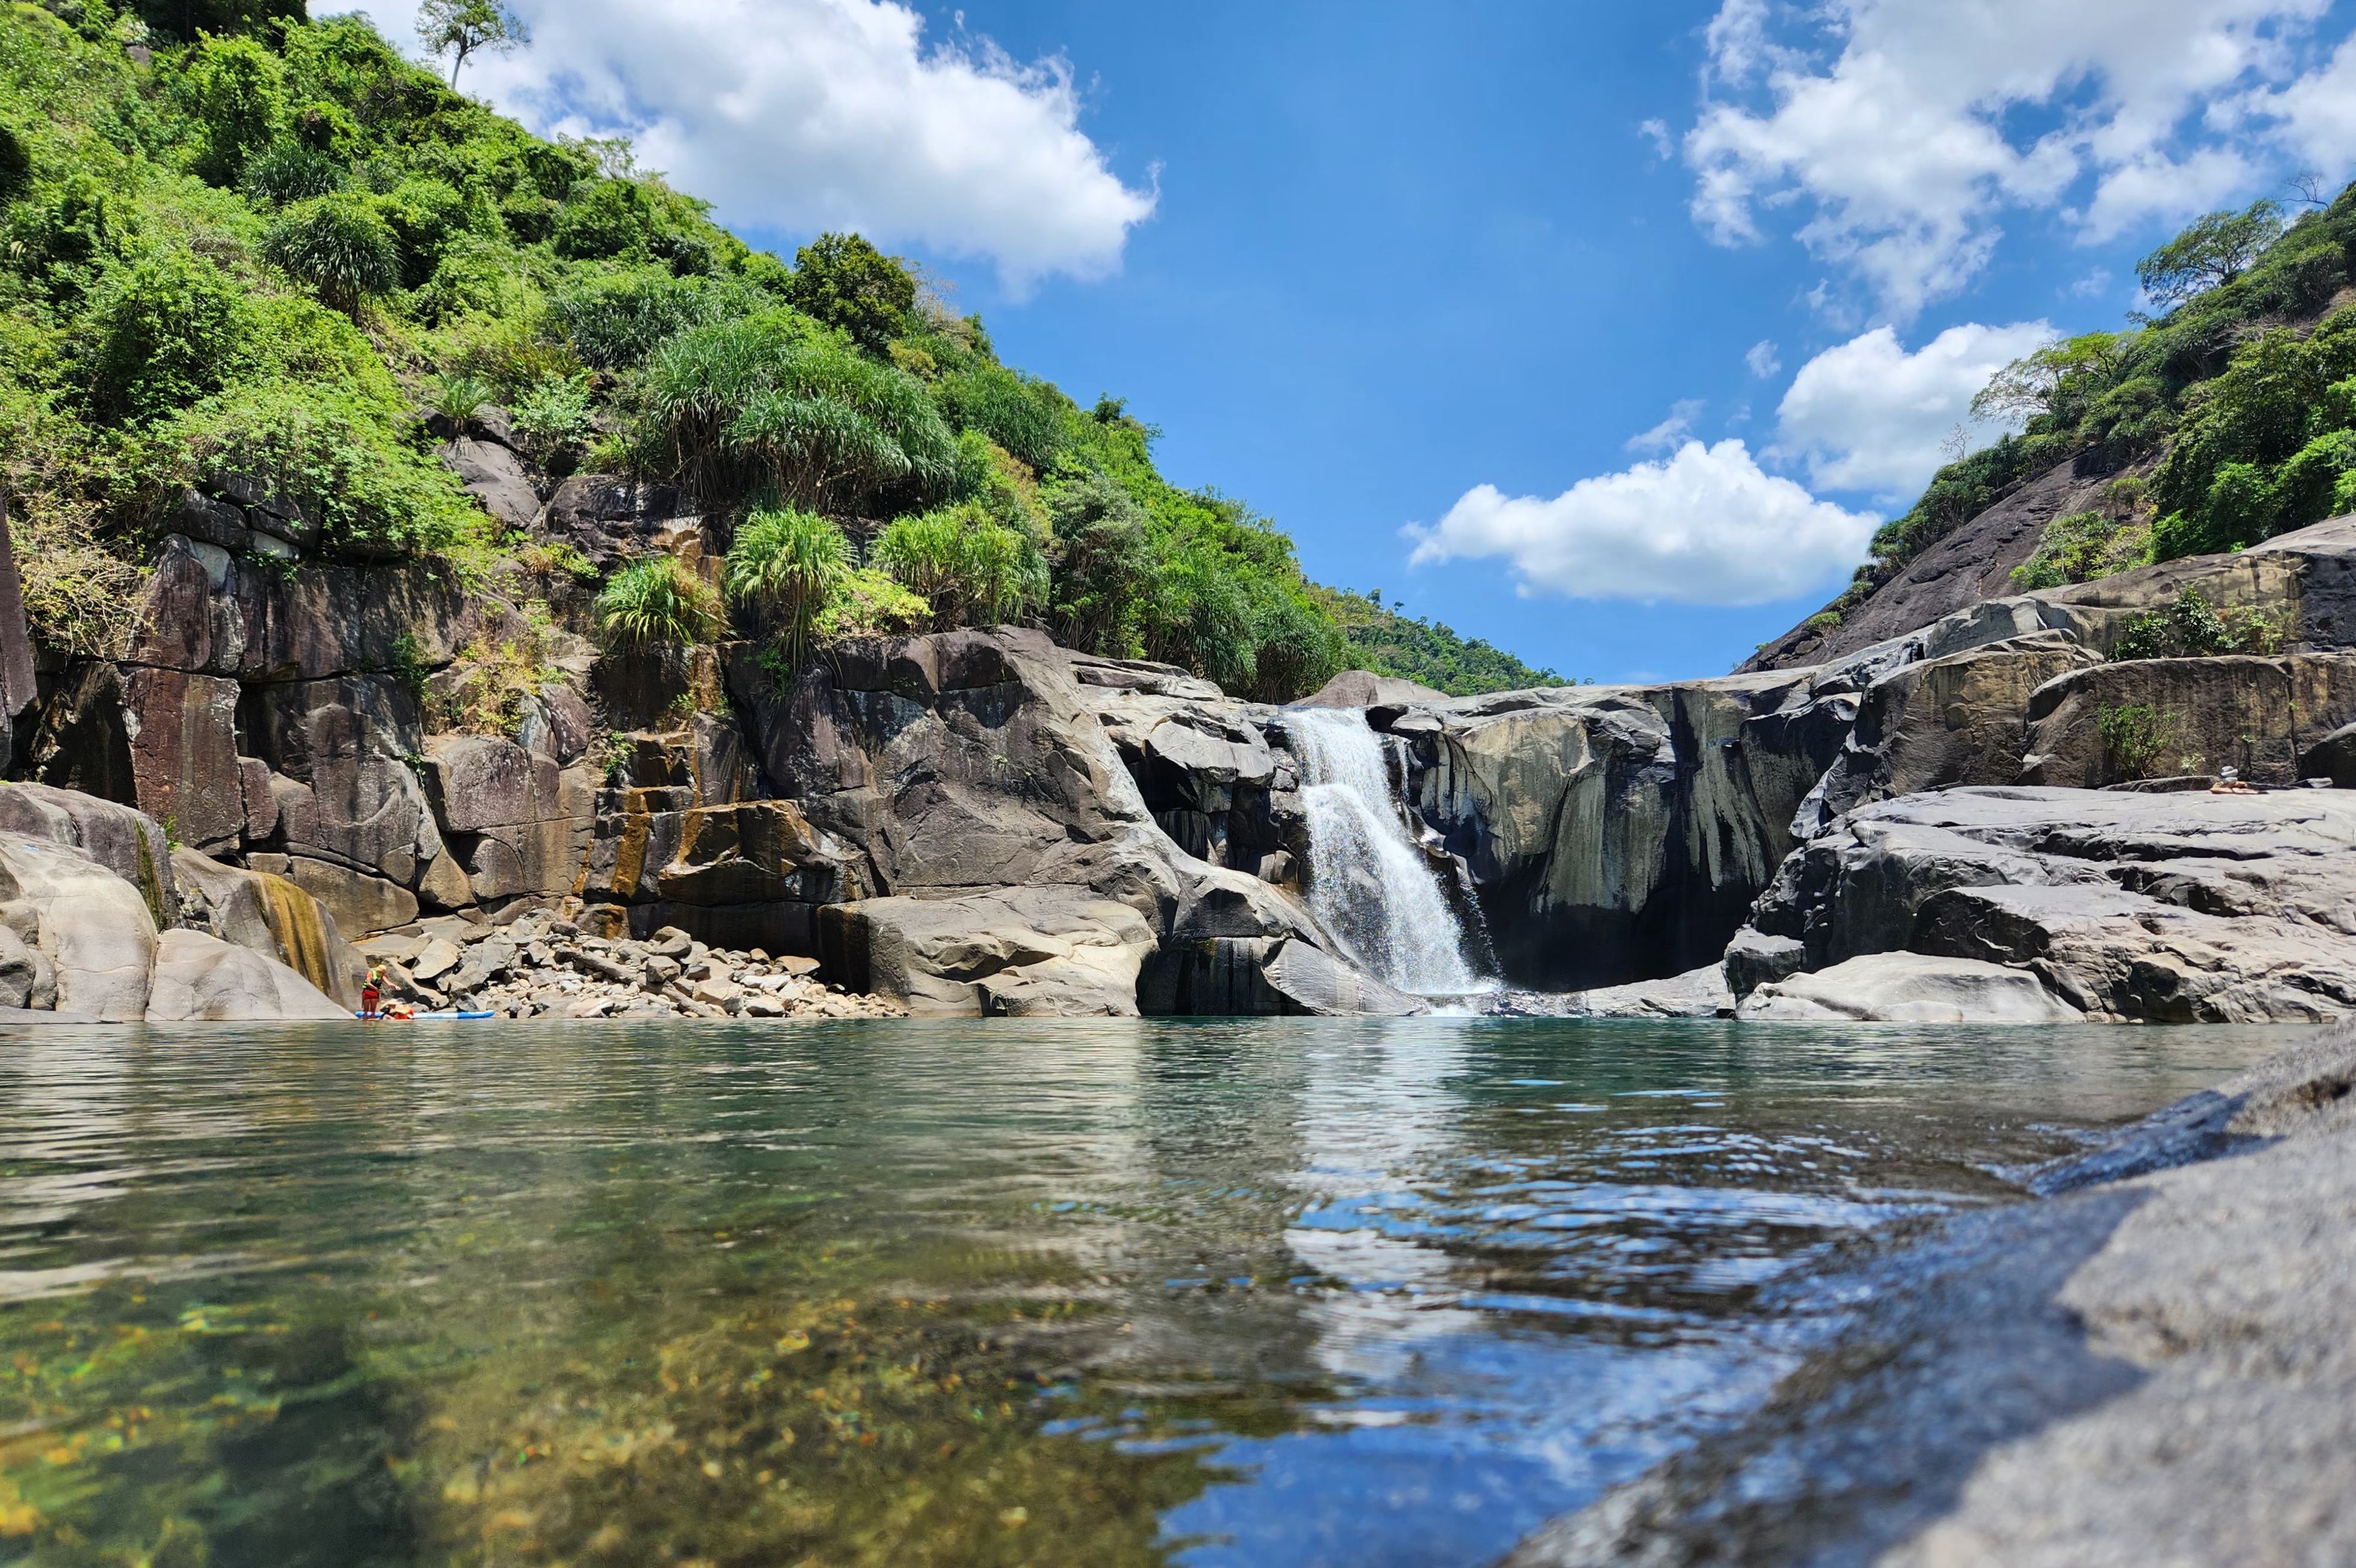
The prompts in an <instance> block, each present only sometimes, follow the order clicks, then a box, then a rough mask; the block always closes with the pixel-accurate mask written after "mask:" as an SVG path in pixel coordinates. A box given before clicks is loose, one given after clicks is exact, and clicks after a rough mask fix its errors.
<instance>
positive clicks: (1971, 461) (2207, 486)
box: [1833, 186, 2356, 611]
mask: <svg viewBox="0 0 2356 1568" xmlns="http://www.w3.org/2000/svg"><path fill="white" fill-rule="evenodd" d="M2306 206H2307V210H2305V211H2302V212H2300V213H2299V214H2298V215H2297V217H2296V219H2286V214H2285V212H2284V210H2283V208H2281V207H2280V206H2279V205H2278V204H2277V203H2275V202H2273V201H2262V202H2258V203H2256V204H2255V205H2254V206H2252V207H2251V208H2248V209H2246V210H2244V211H2241V212H2217V213H2211V214H2210V215H2208V216H2207V217H2205V218H2202V219H2199V220H2198V221H2196V222H2194V223H2193V224H2192V225H2191V226H2190V227H2189V228H2187V229H2185V231H2184V232H2183V233H2182V234H2180V235H2179V236H2178V237H2177V238H2176V239H2175V240H2171V241H2169V243H2168V244H2166V245H2164V246H2162V247H2161V248H2160V249H2159V250H2158V251H2154V252H2153V253H2152V254H2151V255H2150V256H2149V257H2147V258H2146V259H2145V261H2143V263H2142V265H2141V266H2140V267H2139V268H2138V269H2137V275H2138V278H2139V280H2140V282H2141V283H2143V285H2144V292H2145V293H2146V294H2147V296H2148V297H2149V298H2150V299H2151V300H2153V301H2154V302H2156V303H2157V304H2159V305H2161V306H2163V307H2165V309H2164V314H2162V315H2158V316H2156V317H2136V318H2135V319H2134V320H2133V322H2132V323H2131V325H2129V326H2128V328H2127V329H2126V330H2125V331H2122V332H2096V333H2088V334H2085V335H2084V336H2078V337H2072V338H2069V339H2067V340H2065V341H2062V342H2060V343H2056V344H2053V345H2051V347H2047V348H2044V349H2042V350H2040V351H2039V352H2038V353H2036V354H2034V355H2031V356H2029V357H2028V358H2026V359H2022V360H2020V361H2019V362H2017V363H2016V364H2014V365H2012V366H2010V367H2008V368H2007V369H2005V370H2004V371H2003V372H2002V373H2000V374H1999V375H1998V376H1997V378H1996V379H1995V380H1994V381H1993V382H1992V383H1991V384H1990V385H1989V387H1988V388H1987V390H1986V391H1984V392H1983V393H1982V394H1981V395H1980V397H1979V399H1978V400H1976V402H1975V403H1974V405H1973V411H1974V412H1975V413H1976V414H1980V415H1982V416H1985V417H1997V418H2010V419H2019V420H2022V421H2024V423H2023V428H2022V429H2021V431H2020V432H2019V434H2017V435H2011V436H2008V437H2006V438H2005V439H2004V440H2002V441H2000V442H1998V443H1996V444H1995V445H1993V446H1990V447H1987V448H1985V449H1983V450H1981V451H1978V452H1975V453H1970V454H1968V455H1967V456H1965V457H1964V458H1963V459H1961V460H1960V461H1958V462H1955V463H1952V464H1948V465H1947V466H1946V467H1944V468H1942V469H1941V470H1940V471H1939V473H1938V475H1937V476H1936V477H1935V478H1933V480H1932V482H1931V485H1930V486H1929V488H1928V489H1926V490H1925V491H1924V492H1923V494H1922V498H1921V499H1920V500H1919V501H1917V502H1916V503H1915V504H1914V506H1913V507H1912V508H1910V509H1909V510H1908V511H1907V512H1906V514H1905V515H1904V516H1902V517H1898V518H1896V519H1894V520H1892V521H1891V522H1890V523H1888V524H1886V525H1885V526H1884V527H1883V528H1881V530H1880V532H1879V534H1878V535H1876V536H1875V539H1874V541H1873V554H1874V558H1875V559H1874V560H1873V561H1871V562H1870V563H1869V564H1868V565H1866V566H1864V567H1861V568H1859V569H1858V581H1857V582H1856V583H1855V584H1854V585H1853V586H1852V587H1851V588H1850V590H1849V591H1848V592H1847V594H1845V595H1844V596H1843V597H1842V598H1841V599H1840V600H1838V601H1837V602H1836V603H1835V604H1834V606H1833V609H1834V610H1835V611H1838V610H1841V609H1845V608H1847V606H1848V605H1849V604H1852V603H1858V602H1859V601H1861V600H1863V599H1864V598H1865V597H1866V596H1867V595H1869V593H1870V592H1872V591H1873V589H1874V587H1875V586H1877V585H1878V584H1879V583H1880V582H1882V581H1887V580H1888V579H1889V578H1890V577H1891V576H1893V575H1895V574H1896V573H1897V572H1898V571H1900V570H1901V568H1902V567H1903V566H1904V565H1905V563H1906V562H1907V561H1908V560H1912V558H1913V557H1915V556H1916V555H1919V554H1921V553H1922V551H1923V550H1924V549H1928V548H1929V547H1930V546H1931V545H1933V544H1934V543H1936V542H1937V541H1938V540H1939V539H1944V537H1946V536H1947V535H1948V534H1950V533H1952V532H1954V530H1955V529H1956V528H1960V527H1962V526H1963V525H1964V524H1965V523H1966V522H1968V521H1970V520H1971V519H1972V518H1973V517H1976V516H1978V515H1979V514H1980V513H1981V512H1982V511H1985V510H1986V509H1987V507H1990V506H1993V505H1994V504H1995V503H1996V502H1997V500H1999V499H2001V498H2002V497H2003V496H2005V495H2007V494H2008V493H2009V490H2010V488H2011V487H2012V486H2014V485H2018V484H2019V483H2020V482H2022V481H2024V480H2027V479H2029V478H2033V477H2035V476H2036V475H2040V474H2042V473H2044V472H2046V471H2047V470H2048V469H2050V468H2051V467H2052V466H2053V465H2054V464H2057V463H2060V462H2062V461H2065V460H2075V459H2091V460H2092V461H2093V463H2094V465H2095V466H2096V468H2097V470H2098V471H2108V472H2113V473H2116V474H2118V475H2120V477H2119V478H2118V479H2117V480H2115V482H2114V483H2113V484H2111V485H2109V486H2107V487H2106V488H2105V490H2104V493H2103V495H2102V496H2101V500H2100V504H2099V505H2098V506H2097V507H2094V509H2092V510H2087V511H2082V512H2076V513H2072V514H2071V515H2070V516H2068V517H2060V518H2057V519H2055V520H2054V522H2053V523H2051V525H2049V527H2048V528H2047V531H2046V535H2045V538H2044V539H2043V542H2042V545H2041V548H2040V549H2039V551H2038V553H2037V556H2036V558H2035V559H2033V560H2031V561H2029V564H2028V565H2026V566H2025V567H2023V568H2021V569H2020V570H2019V571H2018V572H2017V573H2016V574H2015V576H2016V579H2017V581H2019V582H2020V583H2021V584H2022V585H2023V586H2026V587H2031V588H2039V587H2052V586H2057V585H2059V584H2061V583H2062V582H2068V581H2086V580H2087V579H2089V578H2093V577H2098V576H2103V575H2106V574H2108V573H2110V572H2113V571H2125V570H2126V569H2128V568H2130V567H2135V566H2140V565H2143V564H2145V563H2146V562H2147V561H2153V560H2173V559H2174V558H2176V557H2178V556H2183V555H2194V554H2201V553H2205V552H2211V551H2217V550H2228V549H2235V548H2237V547H2240V546H2243V545H2248V544H2254V543H2256V542H2258V541H2259V540H2261V539H2267V538H2270V537H2272V536H2273V535H2275V534H2278V533H2283V532H2286V531H2288V530H2289V529H2292V528H2304V527H2306V526H2307V525H2308V524H2309V523H2313V522H2319V521H2320V520H2322V519H2323V518H2325V517H2331V516H2334V515H2337V514H2339V513H2341V512H2346V511H2349V510H2351V509H2356V306H2351V305H2350V304H2348V303H2347V302H2346V300H2345V299H2344V298H2343V297H2342V296H2343V291H2345V290H2346V289H2347V288H2348V286H2349V284H2350V283H2351V280H2356V186H2351V187H2349V188H2348V189H2346V190H2343V191H2341V192H2340V195H2339V197H2337V199H2335V200H2332V201H2330V202H2329V203H2323V202H2311V203H2308V204H2306Z"/></svg>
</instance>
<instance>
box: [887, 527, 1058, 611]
mask: <svg viewBox="0 0 2356 1568" xmlns="http://www.w3.org/2000/svg"><path fill="white" fill-rule="evenodd" d="M871 556H872V559H873V561H874V564H875V565H877V566H879V567H881V568H882V569H883V571H886V572H889V573H890V574H891V575H892V577H893V579H894V581H898V582H899V583H901V584H902V585H903V586H905V588H907V589H908V591H909V592H912V593H914V594H916V596H917V597H918V598H920V599H922V600H924V601H925V602H926V603H927V604H928V605H930V606H931V607H932V621H933V624H935V625H937V626H963V625H989V624H995V623H997V622H1001V621H1005V620H1010V619H1012V618H1013V617H1015V616H1017V615H1019V614H1021V613H1023V609H1024V608H1025V607H1026V606H1027V605H1029V604H1030V603H1033V601H1034V600H1035V599H1036V598H1037V597H1038V595H1039V593H1040V592H1042V589H1043V587H1044V562H1043V561H1042V560H1040V558H1039V553H1038V549H1037V546H1036V544H1035V543H1034V542H1033V540H1031V539H1028V538H1026V537H1025V536H1024V535H1023V534H1022V533H1021V532H1019V531H1017V530H1016V529H1013V528H1008V527H1006V526H1005V525H1004V524H1002V523H999V522H994V521H992V520H991V518H990V517H988V516H987V515H986V514H984V513H982V512H981V511H980V509H979V508H978V507H974V506H972V505H971V504H970V503H969V504H967V505H964V506H959V507H943V508H941V509H939V510H937V511H932V512H926V513H922V514H919V515H918V516H916V517H901V518H899V519H898V520H896V521H894V523H892V524H891V525H890V526H889V527H887V528H884V530H883V532H882V533H881V534H879V535H878V536H876V539H875V547H874V549H873V551H872V552H871Z"/></svg>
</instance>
